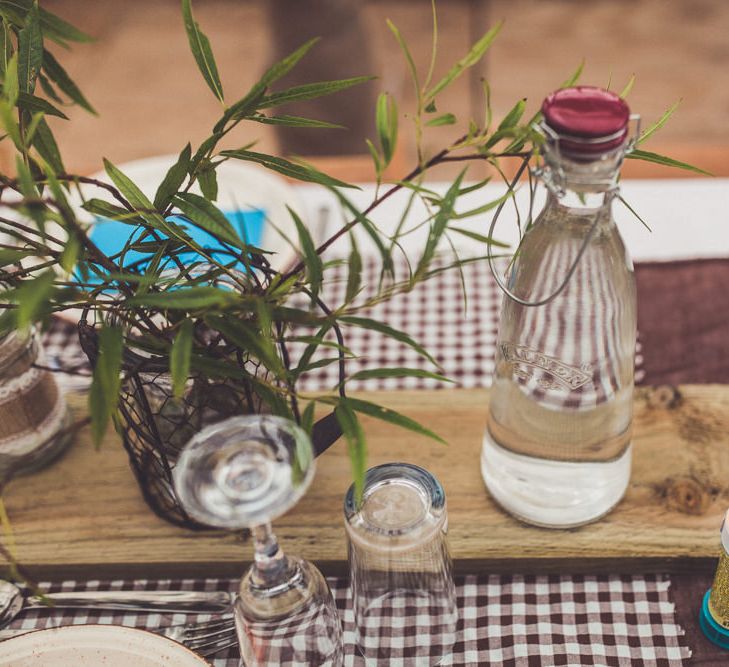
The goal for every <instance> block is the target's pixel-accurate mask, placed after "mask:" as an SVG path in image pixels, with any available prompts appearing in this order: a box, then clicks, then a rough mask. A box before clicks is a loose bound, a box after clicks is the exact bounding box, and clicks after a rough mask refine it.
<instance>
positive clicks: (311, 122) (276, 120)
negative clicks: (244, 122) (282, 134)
mask: <svg viewBox="0 0 729 667" xmlns="http://www.w3.org/2000/svg"><path fill="white" fill-rule="evenodd" d="M247 119H248V120H252V121H255V122H256V123H263V124H264V125H283V126H285V127H312V128H323V129H329V130H341V129H346V128H345V127H344V125H337V124H336V123H328V122H327V121H324V120H315V119H313V118H302V117H301V116H287V115H285V114H282V115H279V116H262V115H259V114H256V115H253V116H248V117H247Z"/></svg>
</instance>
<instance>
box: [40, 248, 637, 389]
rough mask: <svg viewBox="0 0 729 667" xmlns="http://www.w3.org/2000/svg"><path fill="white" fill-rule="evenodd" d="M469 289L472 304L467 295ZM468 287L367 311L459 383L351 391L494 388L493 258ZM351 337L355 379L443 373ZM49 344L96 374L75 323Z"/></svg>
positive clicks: (407, 297) (318, 382) (340, 285)
mask: <svg viewBox="0 0 729 667" xmlns="http://www.w3.org/2000/svg"><path fill="white" fill-rule="evenodd" d="M379 269H380V264H379V263H378V262H377V261H376V260H375V259H366V258H365V261H364V268H363V274H362V285H363V286H364V290H363V294H362V295H361V297H360V298H366V297H367V296H372V295H374V292H375V288H376V286H377V284H378V280H379ZM346 271H347V269H346V267H333V268H332V269H330V270H329V271H327V272H326V274H325V275H326V276H327V282H326V283H325V285H324V288H323V290H322V298H323V300H324V301H325V303H327V304H328V305H330V306H332V307H336V306H338V305H339V304H341V303H342V301H343V300H344V294H345V292H346V284H347V273H346ZM395 275H396V278H397V279H398V280H402V279H403V278H405V277H406V276H407V265H406V264H405V263H404V262H400V263H396V266H395ZM463 284H465V288H466V294H467V300H464V297H463ZM463 284H462V283H461V277H460V275H459V273H458V271H456V270H450V271H445V272H443V273H441V274H439V275H437V276H435V277H434V278H432V279H431V280H429V281H427V282H425V283H420V284H419V285H417V286H416V287H415V288H414V289H413V290H412V291H411V292H408V293H406V294H400V295H397V296H395V297H393V298H392V299H390V300H389V301H385V302H382V303H379V304H377V305H376V306H374V307H373V308H371V309H370V310H368V311H367V312H363V313H361V314H362V316H365V317H368V318H371V319H374V320H377V321H379V322H382V323H385V324H387V325H389V326H391V327H393V328H395V329H400V330H402V331H404V332H405V333H407V334H408V335H409V336H410V337H411V338H413V339H414V340H415V341H417V342H418V343H419V344H420V345H422V346H423V347H424V348H425V349H426V350H427V351H428V352H429V353H430V354H431V355H432V356H433V357H434V358H435V360H436V361H437V362H438V364H439V365H440V366H441V369H442V373H443V374H444V375H445V376H446V377H448V378H450V379H451V380H453V383H452V384H450V383H443V382H438V381H437V380H433V379H430V378H413V377H407V378H382V379H368V380H354V381H352V382H349V383H347V388H348V389H349V390H350V391H376V390H385V389H448V388H451V387H459V388H465V389H469V388H476V387H489V386H491V376H492V373H493V370H494V354H495V351H496V334H497V328H498V320H499V310H500V308H501V292H500V291H499V288H498V285H497V284H496V281H495V280H494V279H493V277H492V276H491V272H490V270H489V267H488V263H487V262H486V261H483V262H475V263H473V264H466V265H465V266H464V267H463ZM344 335H345V344H346V345H347V347H348V348H349V349H351V350H352V352H353V353H354V355H355V358H353V359H349V360H348V361H347V373H348V374H349V375H352V374H354V373H355V372H357V371H360V370H365V369H371V368H391V367H394V366H400V367H402V366H405V367H409V368H416V369H422V370H428V371H437V370H438V369H437V368H435V367H434V366H433V364H431V363H430V362H429V361H428V360H427V359H425V358H424V357H422V356H421V355H419V354H418V353H417V352H416V351H415V350H413V349H412V348H411V347H408V346H407V345H405V344H403V343H400V342H398V341H396V340H394V339H392V338H387V337H385V336H384V335H382V334H380V333H377V332H375V331H369V330H366V329H363V328H360V327H356V326H348V327H346V328H345V329H344ZM44 344H45V351H46V357H47V360H48V364H49V365H50V366H53V367H58V368H78V369H80V372H81V373H86V374H87V373H88V369H87V366H86V358H85V356H84V354H83V352H81V349H80V348H79V347H78V344H77V343H76V338H75V329H74V327H73V326H72V325H71V324H67V323H65V322H60V321H57V322H56V323H55V324H54V326H53V327H51V330H50V331H49V332H48V333H47V334H46V336H45V339H44ZM299 349H303V346H300V348H299ZM639 349H640V348H638V350H639ZM296 352H297V349H296V348H295V347H294V346H292V357H293V361H294V363H295V362H296V357H297V355H296ZM326 354H327V356H332V353H331V350H327V353H326ZM316 358H318V357H315V359H316ZM641 366H642V357H641V356H640V354H638V355H637V356H636V381H640V380H641V379H642V376H643V371H642V368H641ZM58 379H59V382H62V383H66V385H67V386H74V387H81V388H83V387H85V386H87V385H88V378H87V377H83V376H81V377H76V378H74V377H73V376H65V378H64V376H63V375H60V374H59V376H58ZM338 383H339V374H338V369H337V364H330V365H329V366H325V367H324V368H320V369H317V370H315V371H311V372H309V373H307V374H305V375H304V376H302V378H301V380H300V383H299V388H300V389H301V390H302V391H306V392H316V391H330V390H332V389H333V388H334V387H336V386H337V384H338Z"/></svg>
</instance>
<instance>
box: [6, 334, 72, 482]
mask: <svg viewBox="0 0 729 667" xmlns="http://www.w3.org/2000/svg"><path fill="white" fill-rule="evenodd" d="M42 366H43V348H42V346H41V345H40V342H39V337H38V332H37V331H36V330H35V329H34V328H32V329H31V330H30V331H29V332H28V333H26V334H23V333H21V332H19V331H13V332H10V333H9V334H7V335H6V336H5V337H3V338H2V339H0V457H1V458H2V459H3V461H4V462H5V463H7V466H5V465H3V468H7V469H9V472H10V474H19V473H26V472H32V471H34V470H36V469H38V468H41V467H43V466H44V465H46V464H47V463H49V462H50V461H51V460H52V459H54V458H55V457H56V456H57V455H58V454H60V452H62V451H63V450H64V449H65V448H66V446H67V445H68V444H69V443H70V442H71V439H72V437H71V435H72V434H71V432H70V430H69V429H68V427H69V426H70V423H71V416H70V413H69V411H68V408H67V406H66V401H65V399H64V397H63V395H62V394H61V393H60V391H59V388H58V385H57V384H56V381H55V379H54V378H53V375H52V374H51V373H50V372H49V371H47V370H44V369H43V368H42Z"/></svg>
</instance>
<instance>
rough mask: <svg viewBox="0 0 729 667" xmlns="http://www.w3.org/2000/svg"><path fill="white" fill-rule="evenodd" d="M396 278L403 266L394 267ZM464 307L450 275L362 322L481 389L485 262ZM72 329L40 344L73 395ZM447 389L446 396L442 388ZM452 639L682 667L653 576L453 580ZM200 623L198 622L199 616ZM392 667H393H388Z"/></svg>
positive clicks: (327, 377) (78, 383) (471, 645)
mask: <svg viewBox="0 0 729 667" xmlns="http://www.w3.org/2000/svg"><path fill="white" fill-rule="evenodd" d="M376 269H377V267H376V265H375V264H374V263H369V264H367V266H366V271H365V276H364V279H363V284H365V285H372V284H373V283H374V282H375V280H376ZM397 270H399V271H404V270H405V267H404V266H400V267H398V268H397ZM345 280H346V276H345V275H339V276H335V279H334V280H332V281H331V282H330V283H329V284H328V286H327V290H326V292H325V293H324V298H325V299H326V300H328V301H331V302H332V303H336V302H337V298H338V296H339V295H341V293H342V292H343V290H344V289H345V286H344V281H345ZM464 280H465V283H466V290H467V294H468V303H467V307H466V311H465V317H464V306H466V304H465V303H464V300H463V293H462V286H461V281H460V277H459V276H458V274H457V272H448V273H445V274H441V275H440V276H438V277H437V278H435V279H433V280H431V281H430V282H429V283H428V284H427V285H421V286H419V287H417V288H416V289H415V290H414V291H413V292H411V293H410V294H407V295H403V296H398V297H395V298H394V299H392V300H390V301H389V302H387V303H383V304H380V305H378V306H377V307H376V308H375V309H373V311H372V312H370V313H368V316H370V317H372V318H375V319H378V320H380V321H382V322H387V323H388V324H390V325H391V326H394V327H396V328H401V329H403V330H404V331H406V332H407V333H408V334H410V335H411V336H412V337H413V338H415V339H416V340H418V341H419V342H420V343H421V344H423V345H424V346H425V348H426V349H427V350H429V352H431V353H432V354H433V356H434V357H435V358H436V359H437V360H438V362H439V363H440V364H441V366H442V369H443V372H444V374H445V375H447V376H449V377H450V378H452V379H453V380H454V381H455V386H458V387H484V386H488V385H489V384H490V382H491V373H492V371H493V357H494V346H495V341H496V331H497V318H498V311H499V304H500V301H501V297H500V293H499V292H498V288H497V286H496V284H495V283H494V281H493V278H492V277H491V275H490V273H489V270H488V267H487V265H486V264H485V263H479V264H474V265H469V266H466V267H465V268H464ZM73 336H74V328H73V326H72V325H70V324H65V323H62V322H57V323H56V324H55V325H54V326H53V327H52V328H51V330H50V331H49V332H48V333H47V334H46V338H45V347H46V355H47V359H48V363H49V364H50V365H55V366H59V365H60V366H64V367H68V366H76V367H77V368H78V370H79V372H80V373H81V374H82V375H81V376H69V380H70V382H71V384H73V385H74V386H75V387H76V388H83V387H84V386H86V384H87V383H88V379H87V378H86V377H83V374H87V373H88V371H87V369H86V367H85V360H84V358H83V355H82V354H81V352H80V350H79V349H78V346H77V345H76V344H75V343H74V339H73ZM347 345H348V346H349V347H350V348H351V349H352V350H353V352H354V353H355V354H356V355H357V358H356V359H354V360H352V361H350V362H349V364H348V371H349V372H350V373H353V372H355V371H357V370H360V369H364V368H371V367H378V366H383V365H384V366H393V365H397V366H411V367H415V368H427V369H428V370H432V367H431V366H430V365H429V364H428V362H427V361H425V360H424V359H422V357H419V356H418V355H417V354H416V353H415V352H413V351H412V350H411V349H409V348H407V347H404V346H402V345H400V344H398V343H396V342H394V341H392V340H388V339H385V338H383V337H382V336H379V335H377V334H376V333H373V332H368V331H364V330H361V329H354V328H352V329H350V330H349V332H348V336H347ZM641 361H642V358H641V356H640V354H638V355H637V359H636V362H637V363H636V367H637V368H636V370H637V372H636V379H637V380H640V379H641V377H642V369H641ZM337 381H338V378H337V375H336V370H335V368H334V367H329V368H326V369H322V370H321V371H319V372H317V373H316V374H310V375H309V377H307V378H306V380H305V385H304V386H303V387H302V388H303V389H306V390H308V391H316V390H322V389H327V388H331V387H332V386H333V385H335V384H336V383H337ZM451 386H453V385H451ZM437 387H442V385H441V384H439V383H436V382H435V381H433V380H429V379H420V378H406V379H386V380H367V381H365V382H359V383H352V385H351V387H350V388H351V389H353V390H361V389H364V390H374V389H420V388H423V389H425V388H428V389H432V388H437ZM456 583H457V594H458V604H459V633H458V637H459V638H458V642H457V644H456V647H455V652H454V654H453V659H452V662H451V663H450V664H455V665H514V666H519V667H521V666H525V667H531V666H532V665H534V666H535V667H536V666H539V667H542V666H544V667H548V666H550V665H575V666H587V665H620V666H625V667H628V666H630V667H633V666H640V665H645V666H651V667H652V666H656V667H657V666H659V665H661V666H667V667H668V666H673V665H682V664H683V660H684V659H685V658H687V657H688V655H689V651H688V649H687V648H684V647H683V646H682V636H683V631H682V630H681V628H680V627H678V626H677V625H676V622H675V614H674V606H673V604H672V602H671V601H670V599H669V586H670V581H669V580H668V579H667V578H664V577H660V576H652V575H651V576H635V577H617V576H609V575H605V576H599V577H583V576H570V577H557V576H550V577H535V576H529V577H523V576H516V575H515V576H502V577H497V576H489V575H488V574H487V573H484V574H483V575H482V576H475V575H474V576H468V577H465V578H459V579H458V580H457V582H456ZM330 585H331V587H332V591H333V593H334V595H335V598H336V600H337V604H338V606H339V609H340V610H341V612H342V619H343V622H344V628H345V641H346V644H347V646H346V652H347V662H346V664H347V665H357V664H360V662H359V661H358V660H357V659H355V657H354V655H355V654H354V646H353V633H352V623H353V618H352V610H351V601H350V599H349V589H348V586H347V582H346V581H345V580H342V579H331V580H330ZM102 586H110V587H113V588H144V589H170V588H177V587H180V588H188V589H195V590H201V589H219V588H223V589H228V588H234V587H235V583H234V582H231V581H228V580H214V579H207V580H197V581H125V582H112V583H107V584H102V583H99V582H70V581H69V582H64V583H63V584H57V585H54V586H47V587H46V588H47V589H48V590H49V592H53V591H54V590H82V589H84V588H100V587H102ZM199 618H200V619H201V620H202V619H203V618H205V617H202V616H201V617H199ZM191 620H194V617H192V616H184V615H179V614H178V615H174V616H161V615H159V614H149V615H146V616H135V615H132V614H113V613H93V614H92V613H88V612H64V613H62V612H61V611H60V610H59V611H58V612H52V611H46V610H43V611H38V612H29V613H28V614H27V615H25V616H24V617H23V618H22V620H19V621H16V622H15V623H14V626H15V627H24V628H38V627H47V626H51V625H57V624H61V623H88V622H99V623H124V624H126V625H133V626H139V627H144V628H148V629H154V628H159V627H162V626H165V625H169V624H172V623H181V622H186V621H191ZM237 664H238V660H237V657H236V653H235V652H231V653H230V654H229V655H227V656H225V655H221V656H220V657H219V659H218V660H216V662H215V665H216V666H218V665H219V666H220V667H223V666H225V667H232V666H233V665H237ZM391 664H392V665H396V664H397V663H395V662H393V663H391Z"/></svg>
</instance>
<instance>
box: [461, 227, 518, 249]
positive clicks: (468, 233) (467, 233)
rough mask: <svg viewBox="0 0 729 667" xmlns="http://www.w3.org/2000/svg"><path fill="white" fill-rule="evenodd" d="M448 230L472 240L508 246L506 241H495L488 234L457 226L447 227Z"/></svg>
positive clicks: (502, 246) (503, 246) (498, 246)
mask: <svg viewBox="0 0 729 667" xmlns="http://www.w3.org/2000/svg"><path fill="white" fill-rule="evenodd" d="M448 231H451V232H456V234H461V235H462V236H466V237H467V238H469V239H473V240H474V241H478V242H479V243H485V244H487V245H492V246H496V247H497V248H508V247H509V244H508V243H502V242H501V241H497V240H496V239H492V238H491V237H490V236H484V235H483V234H477V233H476V232H472V231H471V230H470V229H460V228H459V227H449V228H448Z"/></svg>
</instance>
